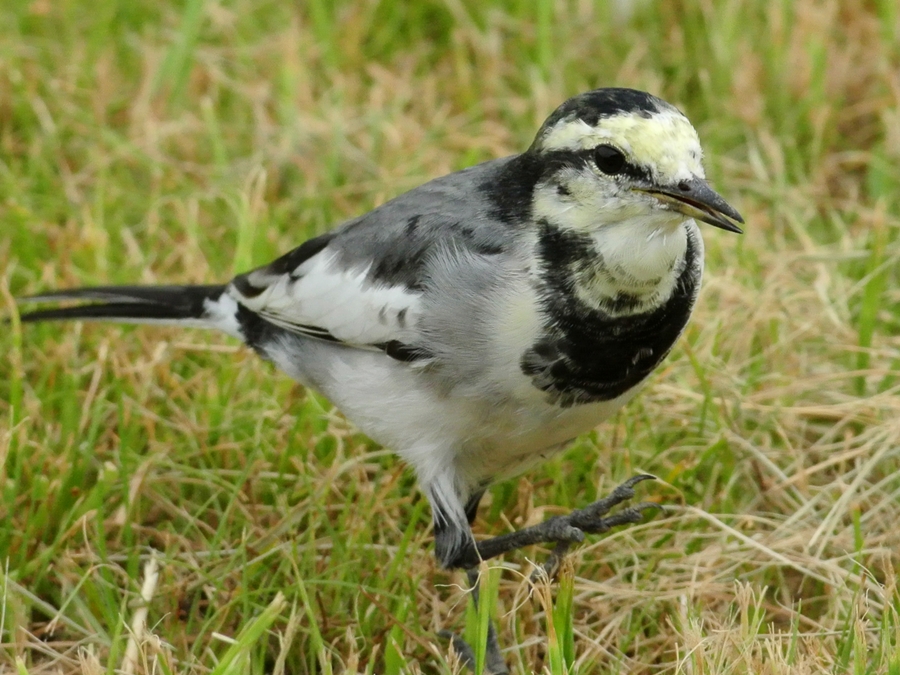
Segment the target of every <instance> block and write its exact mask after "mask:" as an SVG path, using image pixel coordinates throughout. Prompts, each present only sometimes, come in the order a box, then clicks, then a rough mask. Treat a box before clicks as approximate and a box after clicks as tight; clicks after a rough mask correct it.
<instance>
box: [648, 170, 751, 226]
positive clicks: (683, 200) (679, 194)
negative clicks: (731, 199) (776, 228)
mask: <svg viewBox="0 0 900 675" xmlns="http://www.w3.org/2000/svg"><path fill="white" fill-rule="evenodd" d="M644 192H647V193H649V194H652V195H653V196H654V197H656V198H657V199H659V200H660V201H661V202H663V203H664V204H665V205H666V206H667V207H668V208H669V209H672V210H673V211H678V212H679V213H683V214H684V215H686V216H689V217H691V218H693V219H694V220H702V221H703V222H704V223H709V224H710V225H713V226H714V227H718V228H721V229H723V230H728V231H729V232H736V233H737V234H743V232H744V231H743V230H742V229H741V228H740V227H738V226H737V225H736V224H735V223H743V222H744V219H743V218H742V217H741V214H740V213H738V212H737V211H736V210H735V209H734V207H733V206H731V205H730V204H729V203H728V202H726V201H725V200H724V199H722V197H720V196H719V194H718V193H717V192H716V191H715V190H713V189H712V188H711V187H710V186H709V183H707V182H706V181H705V180H703V179H702V178H697V177H696V176H695V177H694V178H691V179H690V180H683V181H681V182H680V183H678V184H677V185H674V186H672V187H664V188H658V187H652V188H645V189H644Z"/></svg>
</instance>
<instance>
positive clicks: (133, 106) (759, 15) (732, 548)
mask: <svg viewBox="0 0 900 675" xmlns="http://www.w3.org/2000/svg"><path fill="white" fill-rule="evenodd" d="M334 4H335V3H328V2H324V1H323V0H309V2H304V3H296V2H274V1H271V0H269V1H263V2H260V1H258V0H230V1H226V0H222V1H221V2H216V1H214V0H185V1H184V2H175V1H174V0H155V1H153V2H151V1H149V0H132V1H130V2H126V1H117V0H94V1H93V2H90V3H86V2H75V1H73V0H70V1H58V2H52V1H50V0H32V1H28V0H20V1H19V2H8V3H3V4H2V7H0V25H2V26H3V29H2V31H0V223H2V229H0V299H2V305H3V313H4V314H6V315H10V314H12V313H13V309H14V304H13V302H12V299H11V298H12V296H13V295H19V294H27V293H34V292H38V291H41V290H45V289H49V288H55V287H65V286H75V285H86V284H100V283H104V284H105V283H133V282H144V283H154V282H168V283H187V282H196V283H212V282H216V281H222V280H225V279H227V278H229V277H230V276H231V275H232V274H234V273H237V272H241V271H244V270H246V269H248V268H250V267H252V266H254V265H256V264H262V263H265V262H268V261H269V260H270V259H272V258H274V257H275V256H276V255H278V254H279V253H283V252H285V251H287V250H289V249H290V248H292V247H294V246H295V245H297V244H298V243H300V242H301V241H303V240H304V239H305V238H307V237H309V236H312V235H314V234H316V233H320V232H324V231H326V230H327V229H329V228H330V227H332V226H333V225H335V224H337V223H339V222H341V221H342V220H344V219H346V218H349V217H351V216H353V215H356V214H358V213H361V212H363V211H365V210H368V209H369V208H371V207H373V206H374V205H376V204H378V203H381V202H383V201H385V200H386V199H388V198H390V197H391V196H393V195H396V194H398V193H400V192H402V191H403V190H406V189H409V188H411V187H413V186H415V185H418V184H420V183H422V182H424V181H425V180H427V179H429V178H431V177H435V176H439V175H442V174H444V173H446V172H448V171H451V170H454V169H457V168H462V167H464V166H467V165H470V164H472V163H475V162H478V161H481V160H485V159H489V158H492V157H498V156H502V155H506V154H510V153H513V152H517V151H520V150H522V149H524V148H525V147H527V145H528V144H529V143H530V141H531V138H532V136H533V134H534V132H535V130H536V129H537V127H538V125H539V124H540V122H541V121H542V120H543V119H544V117H545V116H546V115H547V114H549V112H551V111H552V110H553V108H554V107H555V106H556V105H557V104H558V103H560V102H561V101H562V100H564V99H565V98H567V97H568V96H570V95H572V94H575V93H578V92H580V91H583V90H586V89H590V88H594V87H597V86H604V85H617V86H631V87H637V88H642V89H646V90H649V91H651V92H653V93H655V94H657V95H660V96H662V97H663V98H665V99H667V100H669V101H671V102H673V103H675V104H676V105H678V106H679V107H680V108H681V109H682V110H684V111H685V112H686V113H687V114H688V116H689V117H690V118H691V119H692V120H693V121H694V122H695V124H696V126H697V128H698V130H699V133H700V136H701V139H702V142H703V144H704V148H705V150H706V166H707V173H708V175H709V177H710V179H711V181H712V184H713V186H714V187H715V188H716V189H717V190H718V191H719V192H720V193H721V194H723V195H724V196H725V198H726V199H728V201H729V202H731V203H732V204H734V205H735V206H736V207H737V208H738V209H739V210H740V211H741V213H742V214H743V215H744V217H745V218H746V221H747V225H746V234H745V235H743V236H742V237H736V236H733V235H730V234H727V233H723V232H719V231H716V230H711V229H710V228H706V230H705V234H706V242H707V249H708V255H707V274H706V278H705V284H704V289H703V291H702V295H701V298H700V303H699V309H698V311H697V313H696V315H695V317H694V319H693V321H692V323H691V325H690V328H689V330H688V331H687V333H686V335H685V337H684V338H683V339H682V340H681V342H680V343H679V345H678V347H677V348H676V350H675V351H674V353H673V354H672V355H671V356H670V357H669V359H668V360H667V361H666V362H665V364H664V366H663V367H662V368H661V369H660V370H659V371H658V372H657V373H656V374H655V375H654V377H653V378H652V381H651V382H650V384H649V385H648V386H647V387H646V389H645V391H644V392H643V393H642V394H641V396H640V397H639V398H638V399H637V400H635V402H633V403H632V404H631V405H629V406H628V407H627V408H626V409H625V410H624V411H623V412H622V413H621V414H620V415H619V416H618V417H617V418H615V419H614V420H612V421H610V422H607V423H605V424H603V425H601V426H599V427H598V428H597V430H596V432H594V433H592V434H590V435H589V436H586V437H584V438H581V439H579V440H578V441H577V442H575V443H574V444H573V445H572V447H571V449H570V450H569V451H568V452H567V453H566V454H565V455H563V456H561V457H559V458H558V459H556V460H554V461H552V462H550V463H548V464H547V465H545V466H544V467H541V468H538V469H535V470H533V471H531V472H529V473H528V474H526V475H525V476H523V477H522V478H521V479H519V480H517V481H510V482H507V483H503V484H500V485H498V486H496V487H495V488H493V489H492V490H491V491H490V492H489V494H488V496H487V497H486V499H485V503H484V504H483V506H482V508H481V510H480V512H479V515H478V519H477V521H476V524H475V529H476V531H477V533H478V534H479V536H487V535H490V534H497V533H500V532H505V531H508V530H509V529H511V528H514V527H520V526H522V525H525V524H529V523H535V522H538V521H539V520H541V519H543V518H545V517H547V516H548V515H551V514H555V513H563V512H565V511H566V510H567V509H568V508H572V507H578V506H582V505H585V504H587V503H588V502H590V501H591V500H593V499H594V498H595V497H597V496H598V495H600V494H602V493H604V492H606V491H607V490H609V489H610V488H611V487H612V486H614V485H615V484H616V483H618V482H620V481H622V480H624V479H625V478H627V477H629V476H630V475H632V474H634V473H636V472H641V471H647V472H650V473H653V474H656V475H657V476H659V477H660V480H659V481H657V482H655V483H652V484H647V483H645V484H642V485H641V486H640V488H639V497H640V498H641V499H649V500H654V501H658V502H660V503H662V504H665V505H667V508H668V511H667V513H668V515H667V516H666V517H664V518H663V517H656V518H653V519H649V518H648V519H647V521H646V522H644V523H642V524H640V525H638V526H635V527H631V528H628V529H624V530H620V531H617V532H615V533H612V534H610V535H608V536H605V537H602V538H593V539H591V540H590V541H589V542H588V543H587V544H586V545H585V546H583V547H581V548H579V549H578V550H577V551H576V552H575V554H574V555H573V556H572V558H571V566H570V567H566V568H565V569H564V570H563V576H562V579H561V582H560V584H559V585H557V584H554V585H553V586H549V585H547V584H545V583H544V584H539V585H538V586H537V588H535V589H533V588H532V587H531V586H529V584H528V582H527V574H528V572H529V571H530V569H531V568H530V563H529V560H540V559H541V557H542V554H543V553H545V552H542V551H540V550H538V549H535V550H530V551H525V552H522V553H518V554H515V555H510V556H507V557H506V559H504V560H503V561H498V562H496V563H495V564H494V563H492V571H491V572H490V575H489V576H491V577H492V579H493V580H494V581H495V582H496V584H497V588H496V593H497V597H498V599H497V603H496V610H495V614H496V617H497V619H498V623H499V627H500V633H501V640H502V642H503V644H504V645H505V646H507V647H508V650H507V652H506V658H507V661H508V662H509V663H510V664H511V666H512V667H513V668H514V670H515V672H523V673H530V672H536V673H542V672H548V673H552V674H554V675H556V674H558V673H563V672H568V673H595V672H604V673H631V674H635V675H644V674H651V673H653V674H657V673H679V674H680V673H683V674H685V675H687V674H691V675H694V674H696V675H700V674H716V675H723V674H730V673H749V672H753V673H763V674H766V675H776V674H778V675H781V674H786V673H798V674H801V675H802V674H805V673H845V672H851V673H854V674H862V673H871V674H873V675H875V674H879V675H880V674H882V673H890V674H891V675H897V674H898V673H900V593H898V590H897V585H896V572H895V570H897V569H898V568H900V528H898V526H897V523H898V522H900V421H898V420H900V397H898V391H900V291H898V288H900V284H898V281H900V279H898V276H900V274H898V270H900V265H898V259H900V190H898V185H900V169H898V164H900V131H898V130H900V77H898V72H900V9H898V6H897V5H896V3H894V2H892V1H891V0H872V2H868V3H860V2H850V1H849V0H848V1H845V2H836V1H832V0H796V1H794V2H788V1H787V0H775V1H773V2H768V3H741V2H711V1H704V0H699V1H698V2H690V1H688V0H684V1H680V2H675V3H664V2H658V1H654V0H645V1H644V2H639V1H635V2H630V3H629V2H618V3H600V2H598V3H592V2H590V1H578V0H567V1H564V2H551V1H549V0H537V1H534V0H532V1H530V2H521V1H513V0H510V1H508V2H503V3H500V2H493V1H488V0H484V1H482V2H471V1H469V0H443V1H439V0H428V1H425V2H419V3H404V2H402V1H401V0H380V1H379V0H357V1H356V2H346V3H337V6H334ZM0 351H2V352H3V353H4V354H5V355H6V358H5V359H4V360H3V362H2V365H0V420H2V421H0V458H2V462H0V563H2V571H0V602H2V604H0V631H2V632H0V671H3V672H10V671H16V669H18V670H17V672H19V673H34V674H37V673H65V674H68V673H82V674H85V675H94V674H96V673H102V672H108V673H112V672H114V671H116V672H117V671H118V670H121V671H122V672H130V673H197V674H200V673H231V672H234V673H263V672H266V673H269V672H273V673H332V672H344V673H379V674H387V675H392V674H395V673H419V672H421V673H429V674H430V673H449V672H454V668H456V666H454V664H453V663H452V658H451V657H450V655H449V650H448V647H447V643H446V641H443V640H441V639H440V638H438V637H437V633H438V631H439V630H441V629H442V628H447V627H450V628H453V629H456V630H460V629H461V628H462V626H463V624H464V623H465V616H464V614H465V608H466V605H467V596H466V595H465V593H464V592H463V586H464V579H463V578H462V577H461V576H460V575H455V574H448V573H446V572H442V571H439V570H437V569H435V564H434V561H433V558H432V551H431V546H432V536H431V532H430V516H429V511H428V507H427V504H426V502H425V501H424V499H423V498H422V495H421V494H420V493H419V492H418V491H417V489H416V487H415V485H414V482H413V480H412V478H411V476H410V475H409V473H408V472H407V471H406V470H405V469H404V467H403V466H402V465H401V464H400V463H399V462H398V461H397V460H396V459H394V458H393V456H392V455H391V453H390V452H389V451H387V450H384V449H382V448H380V447H377V446H376V445H374V444H373V443H372V442H370V441H368V440H367V439H366V438H364V437H363V436H361V435H360V434H358V433H357V432H356V431H354V429H353V428H352V427H351V426H350V425H349V424H348V423H347V422H346V421H345V420H344V419H343V418H342V417H341V416H340V413H339V412H338V411H335V410H333V409H331V408H330V407H329V405H328V403H327V402H326V401H324V400H323V399H322V398H320V397H318V396H317V395H316V394H314V393H312V392H308V391H304V390H303V389H302V388H300V387H298V386H296V385H294V384H292V383H291V382H290V381H289V380H288V379H287V378H286V377H284V376H282V375H280V374H278V373H276V372H275V371H274V370H273V369H272V368H271V367H270V366H268V365H266V364H263V363H261V362H260V361H259V360H258V359H257V358H256V357H255V356H254V355H253V354H251V353H249V352H247V351H246V350H244V349H242V348H240V347H239V346H238V345H236V344H235V343H234V342H232V341H230V340H229V339H227V338H224V337H221V336H218V335H212V334H204V333H200V332H189V331H175V330H164V329H158V328H146V327H145V328H127V327H126V328H122V327H116V326H109V325H81V324H69V325H42V326H30V325H29V326H20V325H19V324H18V323H17V322H16V321H15V320H13V322H12V323H11V324H7V328H6V330H4V331H2V334H0ZM468 623H469V626H470V630H471V629H472V626H473V624H474V621H473V620H472V618H471V617H470V620H469V622H468ZM135 627H137V629H136V628H135ZM136 631H137V632H136Z"/></svg>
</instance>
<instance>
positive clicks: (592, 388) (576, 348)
mask: <svg viewBox="0 0 900 675" xmlns="http://www.w3.org/2000/svg"><path fill="white" fill-rule="evenodd" d="M590 245H591V244H590V241H589V239H588V238H587V237H586V236H583V235H579V234H576V233H570V232H563V231H560V230H557V229H555V228H551V227H550V226H549V225H545V227H544V228H543V231H542V235H541V239H540V243H539V248H538V253H539V256H540V257H541V261H542V263H543V266H544V274H543V280H544V283H545V285H546V288H545V289H544V293H543V296H544V300H543V304H544V307H545V310H546V312H547V315H548V317H549V319H550V321H549V322H548V326H547V329H546V331H545V333H544V334H543V335H542V336H541V337H540V338H539V339H538V340H537V341H536V342H535V344H534V345H532V347H531V348H530V349H528V350H527V351H526V352H525V353H524V354H523V355H522V358H521V360H520V367H521V369H522V372H524V373H525V374H526V375H528V376H530V377H531V378H532V382H533V383H534V385H535V386H536V387H537V388H538V389H541V390H542V391H545V392H547V393H548V394H549V395H550V400H551V401H552V402H554V403H555V404H557V405H559V406H562V407H570V406H573V405H577V404H581V403H592V402H596V401H608V400H610V399H614V398H617V397H618V396H621V395H622V394H624V393H625V392H627V391H628V390H629V389H631V388H632V387H635V386H637V385H638V384H640V382H641V381H643V380H644V379H645V378H646V377H647V376H648V375H649V374H650V373H651V372H652V371H653V370H654V369H655V368H656V367H657V366H658V365H659V364H660V362H661V361H662V360H663V359H664V358H665V357H666V355H667V354H668V353H669V351H670V350H671V349H672V346H673V345H674V344H675V341H676V340H677V339H678V337H679V336H680V335H681V332H682V331H683V330H684V327H685V325H686V324H687V321H688V319H689V318H690V315H691V311H692V309H693V305H694V299H695V297H696V293H697V284H698V282H699V279H698V278H697V275H696V270H695V266H696V263H697V260H696V258H697V255H698V251H697V246H696V244H695V243H694V241H693V240H692V238H691V237H690V236H688V246H687V250H686V252H685V265H684V269H683V271H682V272H681V275H680V276H679V278H678V281H677V282H676V284H675V289H674V291H673V293H672V296H671V297H670V298H669V300H668V301H667V302H666V303H664V304H663V305H661V306H660V307H658V308H656V309H655V310H652V311H650V312H646V313H643V314H633V315H628V316H610V315H609V314H607V313H605V312H603V311H599V310H596V309H593V308H591V307H588V306H587V305H586V304H584V303H583V302H582V301H581V300H579V299H578V298H577V297H576V295H575V291H574V281H573V275H572V272H573V270H574V269H575V268H577V266H578V264H579V262H580V261H584V260H586V259H590V255H591V254H590V252H589V251H587V250H586V249H585V247H590Z"/></svg>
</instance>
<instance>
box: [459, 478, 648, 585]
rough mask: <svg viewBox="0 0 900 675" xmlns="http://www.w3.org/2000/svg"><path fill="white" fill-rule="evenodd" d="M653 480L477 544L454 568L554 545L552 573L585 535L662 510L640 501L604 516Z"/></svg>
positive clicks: (620, 488) (630, 484) (549, 564)
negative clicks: (563, 514) (519, 550)
mask: <svg viewBox="0 0 900 675" xmlns="http://www.w3.org/2000/svg"><path fill="white" fill-rule="evenodd" d="M654 478H655V476H651V475H649V474H641V475H638V476H634V477H632V478H629V479H628V480H627V481H625V482H624V483H622V484H621V485H619V486H618V487H617V488H616V489H615V490H613V491H612V492H611V493H610V494H609V495H607V496H606V497H604V498H603V499H598V500H597V501H596V502H594V503H593V504H591V505H589V506H587V507H585V508H583V509H578V510H576V511H572V513H570V514H568V515H565V516H554V517H553V518H550V519H549V520H545V521H544V522H543V523H540V524H539V525H533V526H532V527H526V528H525V529H522V530H518V531H517V532H510V533H509V534H502V535H500V536H499V537H493V538H492V539H486V540H485V541H480V542H477V543H476V544H475V546H474V547H470V548H469V550H468V551H466V552H465V554H466V555H464V556H460V557H459V558H458V559H457V560H456V561H455V562H456V565H455V566H457V567H465V568H469V567H472V566H474V565H475V564H477V563H478V562H480V561H482V560H490V559H491V558H496V557H497V556H499V555H503V554H504V553H508V552H509V551H514V550H516V549H520V548H523V547H525V546H531V545H532V544H542V543H555V544H556V548H555V549H554V551H553V553H552V554H551V557H550V559H549V560H548V562H547V566H546V567H547V568H548V571H552V570H553V569H554V568H555V567H556V566H557V565H558V563H559V559H560V558H561V557H562V556H563V555H565V553H566V552H567V551H568V549H569V547H570V546H571V545H572V544H577V543H580V542H582V541H584V536H585V534H600V533H602V532H606V531H608V530H610V529H611V528H613V527H617V526H619V525H627V524H629V523H637V522H640V520H641V517H642V514H643V512H644V511H646V510H647V509H651V508H655V509H659V508H661V507H660V506H659V505H658V504H654V503H652V502H643V503H641V504H635V505H634V506H630V507H628V508H626V509H622V510H621V511H619V512H618V513H614V514H613V515H607V514H608V513H609V511H610V510H611V509H612V508H613V507H615V506H617V505H619V504H621V503H622V502H624V501H627V500H629V499H631V498H632V497H634V486H635V485H637V484H638V483H640V482H642V481H645V480H651V479H654Z"/></svg>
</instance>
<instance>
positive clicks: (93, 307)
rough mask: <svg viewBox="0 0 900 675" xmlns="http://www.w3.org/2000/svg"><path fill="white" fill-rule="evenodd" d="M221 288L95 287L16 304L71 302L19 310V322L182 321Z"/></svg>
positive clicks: (198, 315) (199, 313)
mask: <svg viewBox="0 0 900 675" xmlns="http://www.w3.org/2000/svg"><path fill="white" fill-rule="evenodd" d="M224 291H225V286H224V285H217V286H97V287H95V288H77V289H73V290H69V291H53V292H51V293H44V294H41V295H33V296H30V297H26V298H17V300H16V301H17V302H19V303H38V302H52V303H57V304H58V303H61V302H66V301H69V300H71V301H75V302H79V303H81V304H78V305H74V306H71V307H51V308H47V309H38V310H34V311H32V312H23V313H22V314H21V316H20V318H21V320H22V321H23V322H34V321H63V320H70V319H84V320H88V321H90V320H101V321H102V320H119V321H138V322H141V321H160V322H165V321H172V322H178V321H184V320H191V319H195V320H196V319H202V318H203V317H204V315H205V313H206V304H205V303H206V301H207V300H216V299H217V298H219V297H220V296H221V295H222V293H223V292H224Z"/></svg>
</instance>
